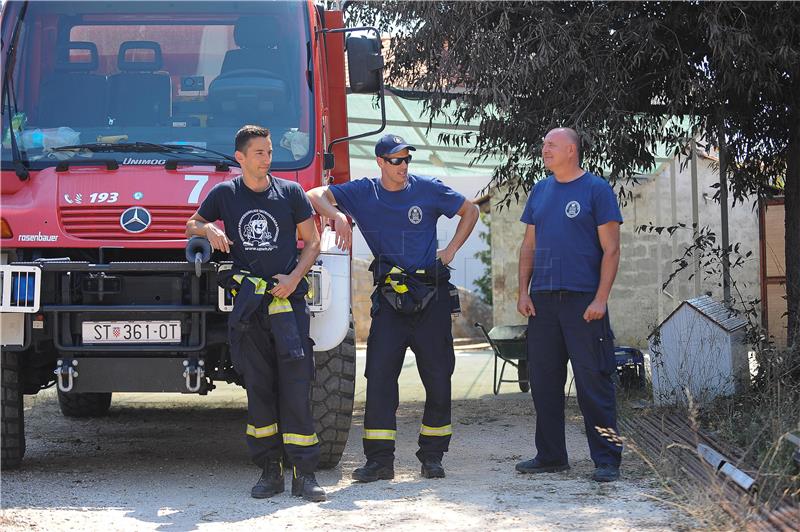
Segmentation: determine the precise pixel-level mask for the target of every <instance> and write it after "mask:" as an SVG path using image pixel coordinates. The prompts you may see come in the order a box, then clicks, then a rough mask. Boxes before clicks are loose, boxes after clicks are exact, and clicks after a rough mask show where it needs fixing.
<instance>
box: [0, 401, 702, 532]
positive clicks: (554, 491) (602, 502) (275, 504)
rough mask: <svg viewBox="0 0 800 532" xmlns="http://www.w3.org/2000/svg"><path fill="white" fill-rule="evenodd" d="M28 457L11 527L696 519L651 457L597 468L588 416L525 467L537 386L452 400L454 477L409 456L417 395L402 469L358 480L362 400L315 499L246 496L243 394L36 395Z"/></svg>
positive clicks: (0, 522) (415, 525)
mask: <svg viewBox="0 0 800 532" xmlns="http://www.w3.org/2000/svg"><path fill="white" fill-rule="evenodd" d="M29 399H30V401H28V408H26V412H25V414H26V417H27V431H26V432H27V435H28V450H27V454H26V458H25V462H24V466H23V469H21V470H19V471H12V472H5V473H3V475H2V486H1V488H0V489H1V490H2V491H1V494H2V508H3V510H2V513H0V527H2V528H3V529H4V530H32V529H46V530H67V529H70V530H90V529H94V530H121V529H128V530H132V529H136V530H168V531H184V530H198V529H199V530H210V529H216V530H222V529H225V530H230V529H252V528H254V527H256V526H257V527H258V528H260V529H272V530H275V529H284V528H288V529H292V530H311V529H318V530H326V531H327V530H367V529H377V528H390V529H393V530H412V529H419V528H423V529H428V530H431V529H438V528H447V529H452V530H481V531H483V530H522V529H525V530H559V529H563V530H604V529H605V530H611V529H613V530H674V529H676V528H685V527H686V526H687V525H688V521H686V520H685V519H683V518H682V517H681V515H680V514H678V513H676V512H675V511H674V510H672V509H671V508H670V507H669V506H668V505H666V504H664V503H661V502H658V501H657V500H655V499H654V497H655V498H656V499H657V498H658V497H659V494H658V491H657V489H656V486H655V483H654V482H653V481H652V480H650V479H649V475H648V473H647V471H646V470H645V469H644V468H643V467H642V466H641V465H638V464H637V463H636V461H635V460H634V459H633V458H632V457H631V456H629V455H628V456H626V464H625V468H624V470H623V480H622V481H621V482H618V483H615V484H606V485H601V484H597V483H594V482H591V481H590V480H588V476H589V474H590V473H591V470H592V464H591V462H590V460H589V457H588V449H587V448H586V440H585V437H584V435H583V433H582V430H581V428H580V425H579V423H576V422H575V420H572V422H570V423H569V424H568V427H567V431H568V433H567V442H568V445H569V447H570V454H571V460H572V466H573V467H572V470H571V471H569V472H566V473H556V474H547V475H538V476H525V475H519V474H517V473H515V472H514V464H515V463H516V462H517V461H518V460H520V459H521V458H528V457H529V455H530V454H531V452H532V448H533V444H532V422H533V418H532V414H531V410H532V406H531V401H530V398H529V396H526V395H523V394H517V395H516V396H515V397H514V398H504V397H489V398H485V399H478V400H467V401H457V402H456V403H455V404H454V415H453V426H454V430H455V436H454V438H453V443H452V445H451V452H450V453H448V455H447V456H446V458H445V464H444V465H445V467H446V468H447V478H445V479H442V480H435V481H434V480H424V479H422V478H420V476H419V464H418V462H417V460H416V458H415V457H414V454H413V453H414V451H415V444H416V435H417V432H418V430H419V416H420V405H419V404H418V403H403V404H402V405H401V407H400V412H399V419H398V425H399V426H398V439H399V441H398V459H397V463H396V472H397V476H396V478H395V480H394V481H391V482H386V481H382V482H376V483H372V484H354V483H352V482H351V480H350V472H351V471H352V469H353V468H354V467H357V466H358V465H360V464H361V461H362V454H361V441H360V438H359V436H360V434H361V420H362V416H363V408H362V407H363V405H359V406H358V407H357V411H356V420H355V422H354V427H353V431H352V432H351V438H350V441H349V443H348V446H347V450H346V452H345V456H344V458H343V460H342V466H341V468H336V469H334V470H331V471H322V472H320V473H319V474H318V479H319V481H320V483H321V484H322V485H323V487H324V488H325V489H326V490H327V491H328V494H329V497H330V500H329V501H328V502H326V503H323V504H312V503H306V502H304V501H302V500H301V499H297V498H294V497H291V496H290V495H289V494H288V492H287V493H284V494H282V495H279V496H277V497H275V498H273V499H268V500H260V501H259V500H254V499H251V498H250V497H249V488H250V486H251V484H252V483H253V482H254V481H255V480H256V478H257V477H258V471H257V470H256V469H255V468H254V467H253V466H252V465H251V464H250V463H249V462H248V459H247V455H246V449H245V444H244V437H243V430H242V428H243V426H244V420H245V417H244V405H245V403H244V397H243V395H237V394H233V395H231V394H227V395H224V394H223V395H221V396H218V398H215V397H214V394H212V395H210V396H208V397H205V398H197V397H192V398H185V397H177V398H175V396H170V397H169V398H166V399H163V400H162V401H160V402H155V401H152V400H148V401H146V402H144V401H140V400H139V399H138V398H137V397H136V396H133V398H127V399H126V398H122V400H121V401H120V400H118V399H117V398H116V396H115V402H114V403H113V404H112V409H111V413H110V415H109V416H108V417H106V418H103V419H96V420H85V421H75V420H67V419H65V418H63V417H62V416H61V415H60V413H59V412H58V406H57V403H56V400H55V397H54V394H53V393H52V392H49V393H42V394H40V396H36V397H34V398H29Z"/></svg>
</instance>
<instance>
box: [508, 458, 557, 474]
mask: <svg viewBox="0 0 800 532" xmlns="http://www.w3.org/2000/svg"><path fill="white" fill-rule="evenodd" d="M514 469H516V470H517V471H519V472H520V473H558V472H559V471H568V470H569V464H568V463H563V464H561V463H546V462H542V461H541V460H539V459H538V458H531V459H530V460H525V461H524V462H520V463H518V464H517V465H516V466H515V468H514Z"/></svg>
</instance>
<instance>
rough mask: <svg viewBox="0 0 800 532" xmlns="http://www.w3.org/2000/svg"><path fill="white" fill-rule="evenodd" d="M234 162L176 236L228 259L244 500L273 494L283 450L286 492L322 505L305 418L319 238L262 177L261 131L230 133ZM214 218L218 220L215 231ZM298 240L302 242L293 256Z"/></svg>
mask: <svg viewBox="0 0 800 532" xmlns="http://www.w3.org/2000/svg"><path fill="white" fill-rule="evenodd" d="M235 156H236V160H237V161H238V162H239V164H240V165H241V167H242V175H241V177H236V178H234V179H232V180H230V181H225V182H222V183H219V184H218V185H216V186H215V187H214V188H213V189H211V191H210V192H209V194H208V197H206V199H205V200H204V201H203V203H202V204H201V205H200V208H199V209H197V212H196V213H195V214H194V215H193V216H192V217H191V218H190V219H189V222H188V223H187V229H186V235H187V236H195V235H196V236H203V237H206V238H208V240H209V242H210V243H211V246H212V247H213V248H214V249H217V250H222V251H224V252H226V253H230V254H231V258H232V260H233V270H232V271H231V272H230V274H229V276H228V278H229V280H230V283H231V284H230V285H229V287H230V288H231V289H232V290H235V291H236V297H235V299H234V308H233V312H231V316H230V319H229V334H230V346H231V359H232V361H233V365H234V368H235V369H236V371H237V372H238V373H239V374H240V375H241V376H242V378H243V380H244V385H245V388H246V389H247V413H248V425H247V430H246V434H247V436H246V439H247V444H248V447H249V448H250V454H251V456H252V459H253V462H255V463H256V465H258V466H259V467H261V468H263V471H262V474H261V478H259V480H258V482H257V483H256V485H255V486H254V487H253V489H252V490H251V495H252V496H253V497H255V498H266V497H270V496H272V495H275V494H276V493H281V492H283V490H284V478H283V462H282V457H283V454H284V452H285V453H286V455H287V456H288V458H289V459H290V460H291V462H292V466H293V467H292V472H293V474H292V494H293V495H297V496H302V497H304V498H305V499H307V500H311V501H323V500H325V492H324V491H323V490H322V488H320V487H319V485H318V484H317V480H316V478H315V476H314V470H315V469H316V467H317V463H318V462H319V439H318V438H317V435H316V433H315V431H314V420H313V418H312V415H311V402H310V392H311V384H312V381H313V378H314V355H313V351H312V349H313V348H312V344H311V339H310V338H309V325H310V315H309V312H308V307H307V305H306V302H305V293H306V292H307V290H308V285H307V283H306V281H305V280H304V276H305V275H306V273H308V270H309V269H310V268H311V266H312V265H313V264H314V261H315V260H316V258H317V255H319V246H320V243H319V232H318V231H317V226H316V225H315V223H314V219H313V218H312V214H313V213H312V210H311V204H310V203H309V202H308V198H307V197H306V195H305V192H304V191H303V189H302V188H301V187H300V185H298V184H297V183H295V182H292V181H286V180H284V179H279V178H276V177H273V176H271V175H270V174H269V167H270V165H271V163H272V141H271V139H270V136H269V130H268V129H266V128H263V127H258V126H244V127H243V128H242V129H240V130H239V132H238V133H237V134H236V154H235ZM216 220H222V221H223V222H224V224H225V230H224V231H223V230H222V229H220V228H219V227H217V226H216V225H215V224H214V223H213V222H215V221H216ZM298 234H299V235H300V238H301V239H302V240H303V242H304V247H303V251H302V252H301V253H300V258H299V259H298V258H297V235H298ZM279 423H280V426H279Z"/></svg>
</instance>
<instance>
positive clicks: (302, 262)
mask: <svg viewBox="0 0 800 532" xmlns="http://www.w3.org/2000/svg"><path fill="white" fill-rule="evenodd" d="M319 249H320V245H319V239H317V240H313V241H310V242H305V245H304V246H303V251H301V252H300V258H299V259H298V260H297V266H295V267H294V270H292V273H291V275H292V276H293V277H294V278H295V279H297V280H298V282H299V280H300V279H302V278H303V276H305V274H307V273H308V270H310V269H311V267H312V266H313V265H314V261H316V260H317V257H318V256H319Z"/></svg>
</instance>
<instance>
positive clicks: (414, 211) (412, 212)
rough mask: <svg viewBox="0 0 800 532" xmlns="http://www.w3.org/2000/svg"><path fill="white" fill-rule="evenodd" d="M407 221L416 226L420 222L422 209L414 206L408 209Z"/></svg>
mask: <svg viewBox="0 0 800 532" xmlns="http://www.w3.org/2000/svg"><path fill="white" fill-rule="evenodd" d="M408 221H410V222H411V223H412V224H414V225H416V224H418V223H420V222H421V221H422V209H421V208H419V207H417V206H416V205H414V206H413V207H411V208H410V209H408Z"/></svg>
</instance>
